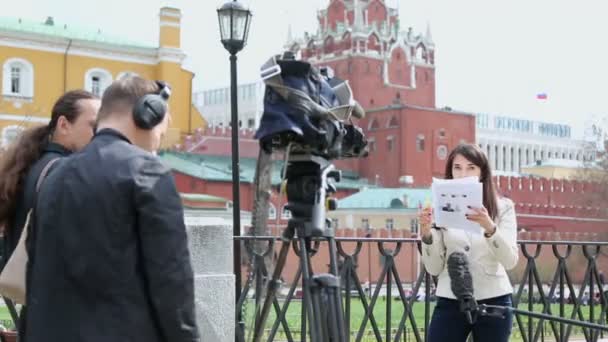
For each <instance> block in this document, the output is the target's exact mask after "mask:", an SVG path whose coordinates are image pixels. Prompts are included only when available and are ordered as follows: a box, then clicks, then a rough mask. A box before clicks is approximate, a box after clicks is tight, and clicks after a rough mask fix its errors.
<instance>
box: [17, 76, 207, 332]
mask: <svg viewBox="0 0 608 342" xmlns="http://www.w3.org/2000/svg"><path fill="white" fill-rule="evenodd" d="M170 95H171V90H170V88H169V87H168V85H166V84H164V83H163V82H160V81H157V82H153V81H149V80H145V79H143V78H141V77H137V76H133V77H126V78H122V79H120V80H117V81H115V82H114V83H112V84H111V85H110V86H109V87H108V88H107V89H106V90H105V92H104V94H103V98H102V100H101V108H100V109H99V117H98V122H97V132H96V133H95V137H94V138H93V140H92V141H91V143H89V144H88V145H87V146H86V147H85V148H84V149H83V150H82V151H80V152H78V153H75V154H73V155H72V156H71V157H70V158H67V159H66V160H65V161H63V162H62V163H61V165H59V166H58V167H57V168H56V170H54V171H53V172H52V173H51V174H50V175H49V177H48V178H47V180H46V181H45V185H44V187H43V188H42V189H41V191H40V194H39V199H38V202H37V206H36V212H35V217H34V225H33V229H32V230H33V231H34V237H33V241H32V242H31V245H32V251H34V253H30V255H29V256H30V267H31V270H30V271H29V273H28V281H27V284H28V292H27V303H28V306H29V307H28V314H27V323H26V325H27V327H26V332H25V337H26V338H25V339H26V341H27V342H39V341H40V342H42V341H80V342H97V341H131V342H137V341H142V342H196V341H199V339H200V337H199V333H198V328H197V324H196V316H195V306H194V276H193V270H192V265H191V263H190V253H189V249H188V240H187V235H186V227H185V223H184V212H183V208H182V203H181V198H180V196H179V194H178V192H177V188H176V186H175V182H174V179H173V174H172V173H171V169H170V168H168V167H166V166H165V165H163V164H162V162H161V161H160V159H159V158H158V157H157V156H155V155H154V152H155V151H156V150H158V149H159V147H160V143H161V141H162V137H163V135H164V134H165V132H166V130H167V128H168V125H169V121H170V116H171V115H170V113H169V106H168V99H169V96H170ZM66 323H67V324H66Z"/></svg>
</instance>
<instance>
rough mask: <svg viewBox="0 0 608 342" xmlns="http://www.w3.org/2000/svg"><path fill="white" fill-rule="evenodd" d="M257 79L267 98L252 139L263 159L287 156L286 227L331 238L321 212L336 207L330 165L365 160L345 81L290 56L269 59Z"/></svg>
mask: <svg viewBox="0 0 608 342" xmlns="http://www.w3.org/2000/svg"><path fill="white" fill-rule="evenodd" d="M261 76H262V79H263V80H264V83H265V84H266V92H265V94H264V114H263V116H262V120H261V122H260V128H259V129H258V131H257V132H256V139H258V140H259V141H260V147H261V148H262V149H263V150H264V151H266V152H267V153H272V152H273V151H275V150H279V151H280V150H283V151H286V164H285V166H284V167H285V170H284V178H285V179H286V181H287V184H286V190H287V200H288V204H287V209H289V210H290V211H291V213H292V216H293V217H292V218H291V219H290V220H289V225H292V226H295V227H296V229H297V230H298V234H299V235H305V236H308V237H310V236H328V235H332V234H333V233H332V230H331V229H327V228H331V227H330V222H329V220H327V219H326V216H325V211H326V210H328V209H329V210H332V208H334V209H335V207H336V203H335V201H333V202H332V200H331V199H330V200H327V196H328V195H329V194H331V193H333V192H335V191H336V187H335V186H334V185H333V183H332V181H331V180H332V179H333V180H335V181H339V180H340V177H341V173H340V171H337V170H335V169H334V165H333V164H331V162H330V161H331V160H332V159H343V158H355V157H364V156H367V149H366V147H367V140H366V139H365V135H364V134H363V131H362V129H361V128H360V127H358V126H356V125H355V124H354V123H353V122H352V118H353V117H355V118H362V117H364V116H365V113H364V111H363V108H361V106H360V105H359V104H358V103H357V101H355V100H354V99H353V95H352V91H351V88H350V86H349V84H348V81H345V80H342V79H339V78H337V77H335V76H334V73H333V70H331V68H329V67H323V68H320V69H319V68H316V67H314V66H312V65H311V64H310V63H308V62H304V61H298V60H296V59H295V56H294V55H293V53H291V52H286V53H284V54H283V55H282V56H279V55H277V56H273V57H272V58H270V59H269V60H268V61H267V62H266V63H265V64H264V65H263V66H262V68H261ZM328 203H330V204H329V205H328ZM332 203H333V204H332Z"/></svg>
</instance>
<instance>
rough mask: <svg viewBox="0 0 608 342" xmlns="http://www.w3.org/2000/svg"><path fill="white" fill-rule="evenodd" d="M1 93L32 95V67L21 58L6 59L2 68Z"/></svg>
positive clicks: (27, 96)
mask: <svg viewBox="0 0 608 342" xmlns="http://www.w3.org/2000/svg"><path fill="white" fill-rule="evenodd" d="M2 94H4V95H5V96H17V97H25V98H32V97H34V67H33V66H32V64H31V63H30V62H28V61H27V60H25V59H21V58H10V59H8V60H7V61H6V62H5V63H4V66H3V68H2Z"/></svg>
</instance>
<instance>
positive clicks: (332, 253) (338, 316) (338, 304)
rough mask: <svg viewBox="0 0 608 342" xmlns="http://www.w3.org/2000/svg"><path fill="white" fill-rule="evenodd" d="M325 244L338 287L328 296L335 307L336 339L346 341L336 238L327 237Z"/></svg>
mask: <svg viewBox="0 0 608 342" xmlns="http://www.w3.org/2000/svg"><path fill="white" fill-rule="evenodd" d="M327 244H328V245H329V259H330V267H331V273H332V274H333V275H334V276H336V277H337V279H338V287H337V288H336V289H335V295H334V296H332V297H330V300H333V302H334V303H333V306H334V307H335V308H336V313H335V316H334V318H335V320H336V324H335V326H336V330H337V333H338V336H339V340H338V341H341V342H342V341H344V342H346V341H347V338H346V334H347V332H346V331H345V328H344V310H343V309H342V291H341V288H340V282H339V280H340V278H339V276H340V274H339V273H338V254H337V252H336V240H335V239H334V238H333V236H332V237H328V238H327ZM346 291H350V289H346Z"/></svg>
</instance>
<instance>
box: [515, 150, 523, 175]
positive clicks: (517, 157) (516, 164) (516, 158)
mask: <svg viewBox="0 0 608 342" xmlns="http://www.w3.org/2000/svg"><path fill="white" fill-rule="evenodd" d="M521 150H522V148H521V146H519V145H515V146H514V151H513V152H514V153H515V156H513V165H514V166H515V167H514V169H513V172H519V163H520V158H519V156H520V154H521V153H523V152H522V151H521Z"/></svg>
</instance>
